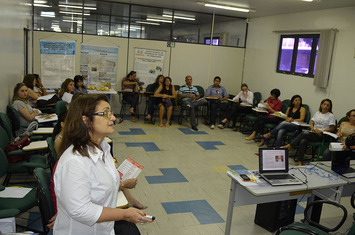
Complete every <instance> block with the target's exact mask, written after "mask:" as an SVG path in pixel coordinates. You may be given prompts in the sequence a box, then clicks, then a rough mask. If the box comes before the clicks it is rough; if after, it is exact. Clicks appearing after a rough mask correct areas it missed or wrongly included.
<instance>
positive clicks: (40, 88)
mask: <svg viewBox="0 0 355 235" xmlns="http://www.w3.org/2000/svg"><path fill="white" fill-rule="evenodd" d="M33 75H34V76H35V78H36V85H35V86H34V87H33V91H34V92H35V93H36V94H37V95H39V96H44V95H47V91H46V88H45V87H44V86H43V84H42V80H41V77H40V76H39V75H38V74H33Z"/></svg>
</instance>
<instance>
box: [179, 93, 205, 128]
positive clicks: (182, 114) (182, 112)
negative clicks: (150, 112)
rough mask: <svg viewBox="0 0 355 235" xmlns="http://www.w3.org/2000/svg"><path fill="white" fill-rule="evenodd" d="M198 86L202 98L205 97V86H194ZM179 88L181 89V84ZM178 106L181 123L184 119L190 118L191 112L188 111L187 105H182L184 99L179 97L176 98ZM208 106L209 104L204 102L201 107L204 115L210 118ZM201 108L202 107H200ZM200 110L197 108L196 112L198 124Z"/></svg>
mask: <svg viewBox="0 0 355 235" xmlns="http://www.w3.org/2000/svg"><path fill="white" fill-rule="evenodd" d="M194 87H196V88H197V91H198V93H199V95H200V98H203V97H205V90H204V89H203V87H201V86H194ZM179 89H180V86H179ZM177 91H178V90H177ZM176 100H177V101H176V106H177V107H179V116H178V123H179V124H180V125H181V124H182V121H183V119H185V120H187V119H188V118H189V113H188V112H187V109H186V107H184V106H183V105H182V99H181V98H178V99H176ZM207 106H208V104H207V103H206V104H204V105H202V108H201V111H202V115H203V116H204V117H205V118H208V116H207V113H208V111H207ZM199 108H200V107H199ZM199 111H200V109H197V112H195V116H196V125H198V117H199V115H198V114H199Z"/></svg>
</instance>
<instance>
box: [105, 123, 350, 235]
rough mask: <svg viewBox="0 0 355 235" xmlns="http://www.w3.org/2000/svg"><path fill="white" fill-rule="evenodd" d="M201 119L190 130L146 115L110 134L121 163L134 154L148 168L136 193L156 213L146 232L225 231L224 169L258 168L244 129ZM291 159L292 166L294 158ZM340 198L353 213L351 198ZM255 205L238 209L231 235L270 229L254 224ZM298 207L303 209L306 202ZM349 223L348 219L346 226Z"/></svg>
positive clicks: (254, 148)
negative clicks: (153, 121)
mask: <svg viewBox="0 0 355 235" xmlns="http://www.w3.org/2000/svg"><path fill="white" fill-rule="evenodd" d="M201 123H202V122H200V125H199V127H198V128H199V132H194V131H191V130H190V129H187V128H188V126H189V123H188V122H184V123H183V124H182V126H180V125H178V124H177V123H173V125H172V126H171V127H170V128H165V127H159V126H158V125H152V124H143V121H142V120H139V121H138V122H137V123H131V122H130V121H124V122H123V123H122V124H120V125H116V129H117V130H116V132H117V133H118V134H114V135H112V136H111V137H112V139H113V142H114V153H115V157H116V158H117V159H118V161H119V162H122V161H123V160H124V159H125V158H126V157H130V158H132V159H134V160H135V161H137V162H138V163H140V164H141V165H143V166H144V167H145V168H144V170H143V171H142V173H141V174H140V175H139V177H138V185H137V187H136V188H135V189H133V190H132V193H133V195H134V196H135V197H136V198H137V199H138V200H139V201H141V202H142V203H143V204H144V205H147V206H148V208H147V209H146V210H145V211H146V212H147V213H149V214H150V215H154V216H156V221H155V222H154V223H151V224H144V225H140V224H139V225H138V227H139V229H140V231H141V233H142V234H154V235H155V234H156V235H160V234H161V235H165V234H184V235H185V234H193V235H195V234H213V235H218V234H224V230H225V220H226V214H227V204H228V197H229V188H230V179H229V177H227V175H226V171H227V170H229V169H240V168H242V169H243V167H245V168H248V169H257V168H258V157H257V156H256V155H255V153H257V152H258V147H257V145H256V143H255V142H251V143H250V142H246V141H245V137H246V136H245V135H243V134H242V133H240V132H233V131H232V130H231V129H229V128H226V129H224V130H220V129H218V128H216V129H214V130H211V129H210V128H209V127H208V126H205V125H203V124H201ZM133 128H136V129H133ZM137 128H138V129H137ZM139 128H141V130H140V129H139ZM122 133H124V134H122ZM128 133H131V134H128ZM143 133H145V134H143ZM290 164H291V165H294V162H293V160H290ZM342 202H344V204H346V205H347V208H348V209H349V212H353V209H352V208H351V207H350V205H349V198H343V199H342ZM300 205H301V206H304V205H305V203H303V202H301V203H300ZM255 209H256V206H243V207H239V208H235V209H234V216H233V222H232V233H231V234H270V232H268V231H267V230H265V229H263V228H261V227H259V226H258V225H255V224H254V216H255ZM297 211H299V212H300V213H302V207H299V208H298V210H297ZM323 216H324V217H325V220H327V221H330V222H333V221H336V220H337V219H338V217H336V216H335V217H334V213H333V212H332V213H326V210H325V213H323ZM301 218H303V215H302V214H299V215H296V220H298V221H299V220H300V219H301ZM322 218H323V217H322ZM351 222H352V218H348V221H347V224H346V225H344V226H343V227H344V228H347V227H349V226H350V224H351ZM345 230H346V229H345Z"/></svg>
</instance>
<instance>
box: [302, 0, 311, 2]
mask: <svg viewBox="0 0 355 235" xmlns="http://www.w3.org/2000/svg"><path fill="white" fill-rule="evenodd" d="M302 1H304V2H313V0H302Z"/></svg>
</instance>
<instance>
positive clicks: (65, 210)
mask: <svg viewBox="0 0 355 235" xmlns="http://www.w3.org/2000/svg"><path fill="white" fill-rule="evenodd" d="M101 148H102V149H103V151H101V150H99V149H98V148H95V151H94V150H93V149H91V148H89V155H90V158H88V157H83V156H81V155H79V153H78V152H75V153H73V145H72V146H70V147H69V148H68V149H67V150H66V151H65V152H64V153H63V154H62V156H61V158H60V160H59V162H58V165H57V169H56V171H55V174H54V186H55V194H56V196H57V207H58V214H57V218H56V221H55V223H54V234H57V235H60V234H63V235H69V234H73V235H84V234H85V235H88V234H93V235H95V234H97V235H105V234H107V235H114V222H113V221H110V222H100V223H97V220H98V219H99V217H100V215H101V213H102V210H103V207H111V208H115V207H116V200H117V193H118V188H119V185H120V176H119V174H118V172H117V170H116V168H115V164H114V162H113V159H112V156H111V154H110V146H109V144H108V143H106V142H105V141H103V142H102V144H101ZM95 152H96V153H95ZM103 154H104V155H105V162H103V161H102V156H103Z"/></svg>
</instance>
